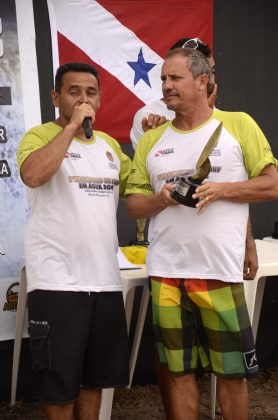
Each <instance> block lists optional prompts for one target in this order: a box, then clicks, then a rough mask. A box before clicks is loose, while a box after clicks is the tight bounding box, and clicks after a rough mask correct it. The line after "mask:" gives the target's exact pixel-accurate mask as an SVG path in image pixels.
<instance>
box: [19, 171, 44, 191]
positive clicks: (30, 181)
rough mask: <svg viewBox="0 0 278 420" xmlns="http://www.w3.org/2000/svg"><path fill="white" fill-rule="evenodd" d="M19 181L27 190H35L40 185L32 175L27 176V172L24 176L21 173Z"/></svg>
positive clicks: (37, 179)
mask: <svg viewBox="0 0 278 420" xmlns="http://www.w3.org/2000/svg"><path fill="white" fill-rule="evenodd" d="M21 179H22V181H23V182H24V184H25V185H27V187H29V188H37V187H39V186H40V185H41V182H40V179H39V178H38V177H35V176H34V175H33V174H29V173H28V172H26V173H24V174H23V173H21Z"/></svg>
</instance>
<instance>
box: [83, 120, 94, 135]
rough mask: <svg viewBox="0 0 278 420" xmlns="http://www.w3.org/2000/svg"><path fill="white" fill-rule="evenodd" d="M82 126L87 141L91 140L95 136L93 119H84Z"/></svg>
mask: <svg viewBox="0 0 278 420" xmlns="http://www.w3.org/2000/svg"><path fill="white" fill-rule="evenodd" d="M82 126H83V128H84V134H85V136H86V139H90V138H91V137H92V135H93V129H92V119H91V118H90V117H86V118H84V120H83V123H82Z"/></svg>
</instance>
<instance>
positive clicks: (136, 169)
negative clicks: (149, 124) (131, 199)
mask: <svg viewBox="0 0 278 420" xmlns="http://www.w3.org/2000/svg"><path fill="white" fill-rule="evenodd" d="M149 138H150V134H149V132H148V131H147V132H146V133H145V134H144V135H143V137H142V141H140V142H139V144H138V145H137V148H136V151H135V155H134V159H133V162H132V167H131V172H130V175H129V177H128V181H127V185H126V190H125V195H129V194H144V195H150V194H152V193H153V189H152V186H151V182H150V176H149V173H148V170H147V155H148V152H149V147H150V141H149Z"/></svg>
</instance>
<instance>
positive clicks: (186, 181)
mask: <svg viewBox="0 0 278 420" xmlns="http://www.w3.org/2000/svg"><path fill="white" fill-rule="evenodd" d="M201 183H202V182H201V181H197V180H194V181H193V180H192V178H191V177H190V176H186V177H182V178H180V179H179V181H178V182H177V185H176V188H175V189H174V190H172V191H171V197H172V198H173V199H174V200H176V201H177V202H178V203H180V204H183V205H184V206H187V207H195V206H196V204H197V203H198V201H199V199H198V198H195V199H194V198H192V194H194V193H195V190H196V188H197V187H198V186H199V185H201Z"/></svg>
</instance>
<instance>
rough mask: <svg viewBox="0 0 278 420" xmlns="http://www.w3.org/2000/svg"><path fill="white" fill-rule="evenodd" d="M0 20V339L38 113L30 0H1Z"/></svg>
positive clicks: (10, 323) (14, 274) (16, 273)
mask: <svg viewBox="0 0 278 420" xmlns="http://www.w3.org/2000/svg"><path fill="white" fill-rule="evenodd" d="M0 20H1V24H0V45H1V48H0V299H1V300H0V325H1V328H0V340H8V339H12V338H14V327H15V313H16V299H17V287H18V286H17V285H16V284H17V283H18V282H19V278H20V270H21V265H22V261H23V237H24V231H25V226H26V222H27V218H28V204H27V200H26V195H25V188H24V185H23V183H22V181H21V179H20V176H19V173H18V169H17V162H16V152H17V148H18V143H19V141H20V139H21V137H22V136H23V134H24V132H25V131H26V130H27V129H28V128H30V127H31V126H34V125H38V124H40V122H41V117H40V115H41V112H40V101H39V88H38V76H37V65H36V54H35V30H34V18H33V5H32V0H16V1H15V0H1V8H0ZM10 292H11V294H9V293H10Z"/></svg>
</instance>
